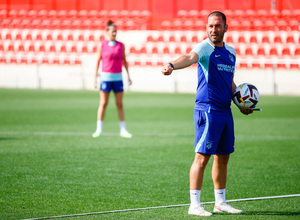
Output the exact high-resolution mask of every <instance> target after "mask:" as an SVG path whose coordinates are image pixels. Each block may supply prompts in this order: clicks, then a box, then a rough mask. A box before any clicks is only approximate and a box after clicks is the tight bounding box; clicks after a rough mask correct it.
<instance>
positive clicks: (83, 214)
mask: <svg viewBox="0 0 300 220" xmlns="http://www.w3.org/2000/svg"><path fill="white" fill-rule="evenodd" d="M298 196H300V194H293V195H281V196H266V197H256V198H245V199H232V200H227V202H241V201H253V200H263V199H278V198H289V197H298ZM213 203H215V202H214V201H213V202H203V203H201V204H204V205H205V204H213ZM188 205H190V204H179V205H167V206H156V207H146V208H135V209H123V210H112V211H104V212H91V213H82V214H73V215H60V216H50V217H41V218H31V219H24V220H40V219H54V218H67V217H77V216H87V215H100V214H109V213H118V212H132V211H141V210H150V209H162V208H174V207H182V206H188Z"/></svg>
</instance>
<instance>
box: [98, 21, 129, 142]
mask: <svg viewBox="0 0 300 220" xmlns="http://www.w3.org/2000/svg"><path fill="white" fill-rule="evenodd" d="M106 33H107V36H108V40H105V41H103V42H102V43H101V45H100V46H99V48H98V52H97V53H98V57H97V64H96V69H95V81H94V87H95V88H97V85H98V82H97V76H98V69H99V66H100V61H102V65H101V66H102V71H101V73H100V102H99V107H98V112H97V128H96V131H95V133H93V135H92V136H93V137H94V138H96V137H99V136H100V135H101V134H102V130H103V120H104V116H105V111H106V107H107V104H108V100H109V94H110V92H111V90H112V91H113V92H114V94H115V100H116V106H117V111H118V117H119V126H120V136H121V137H124V138H131V137H132V134H130V133H129V132H128V131H127V130H126V122H125V114H124V108H123V93H124V89H123V78H122V66H123V65H124V67H125V69H126V72H127V76H128V81H129V84H130V85H131V83H132V81H131V78H130V75H129V71H128V65H127V60H126V56H125V46H124V44H123V43H121V42H119V41H116V36H117V27H116V25H115V24H114V23H113V22H112V21H111V20H109V21H108V23H107V27H106Z"/></svg>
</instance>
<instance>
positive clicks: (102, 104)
mask: <svg viewBox="0 0 300 220" xmlns="http://www.w3.org/2000/svg"><path fill="white" fill-rule="evenodd" d="M107 104H108V102H107V101H101V102H100V104H99V107H100V108H106V106H107Z"/></svg>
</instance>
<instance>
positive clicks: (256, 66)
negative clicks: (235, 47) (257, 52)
mask: <svg viewBox="0 0 300 220" xmlns="http://www.w3.org/2000/svg"><path fill="white" fill-rule="evenodd" d="M251 66H252V68H261V65H260V63H259V62H253V63H252V64H251Z"/></svg>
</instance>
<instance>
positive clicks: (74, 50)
mask: <svg viewBox="0 0 300 220" xmlns="http://www.w3.org/2000/svg"><path fill="white" fill-rule="evenodd" d="M71 53H77V47H76V46H75V45H73V46H72V47H71Z"/></svg>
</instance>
